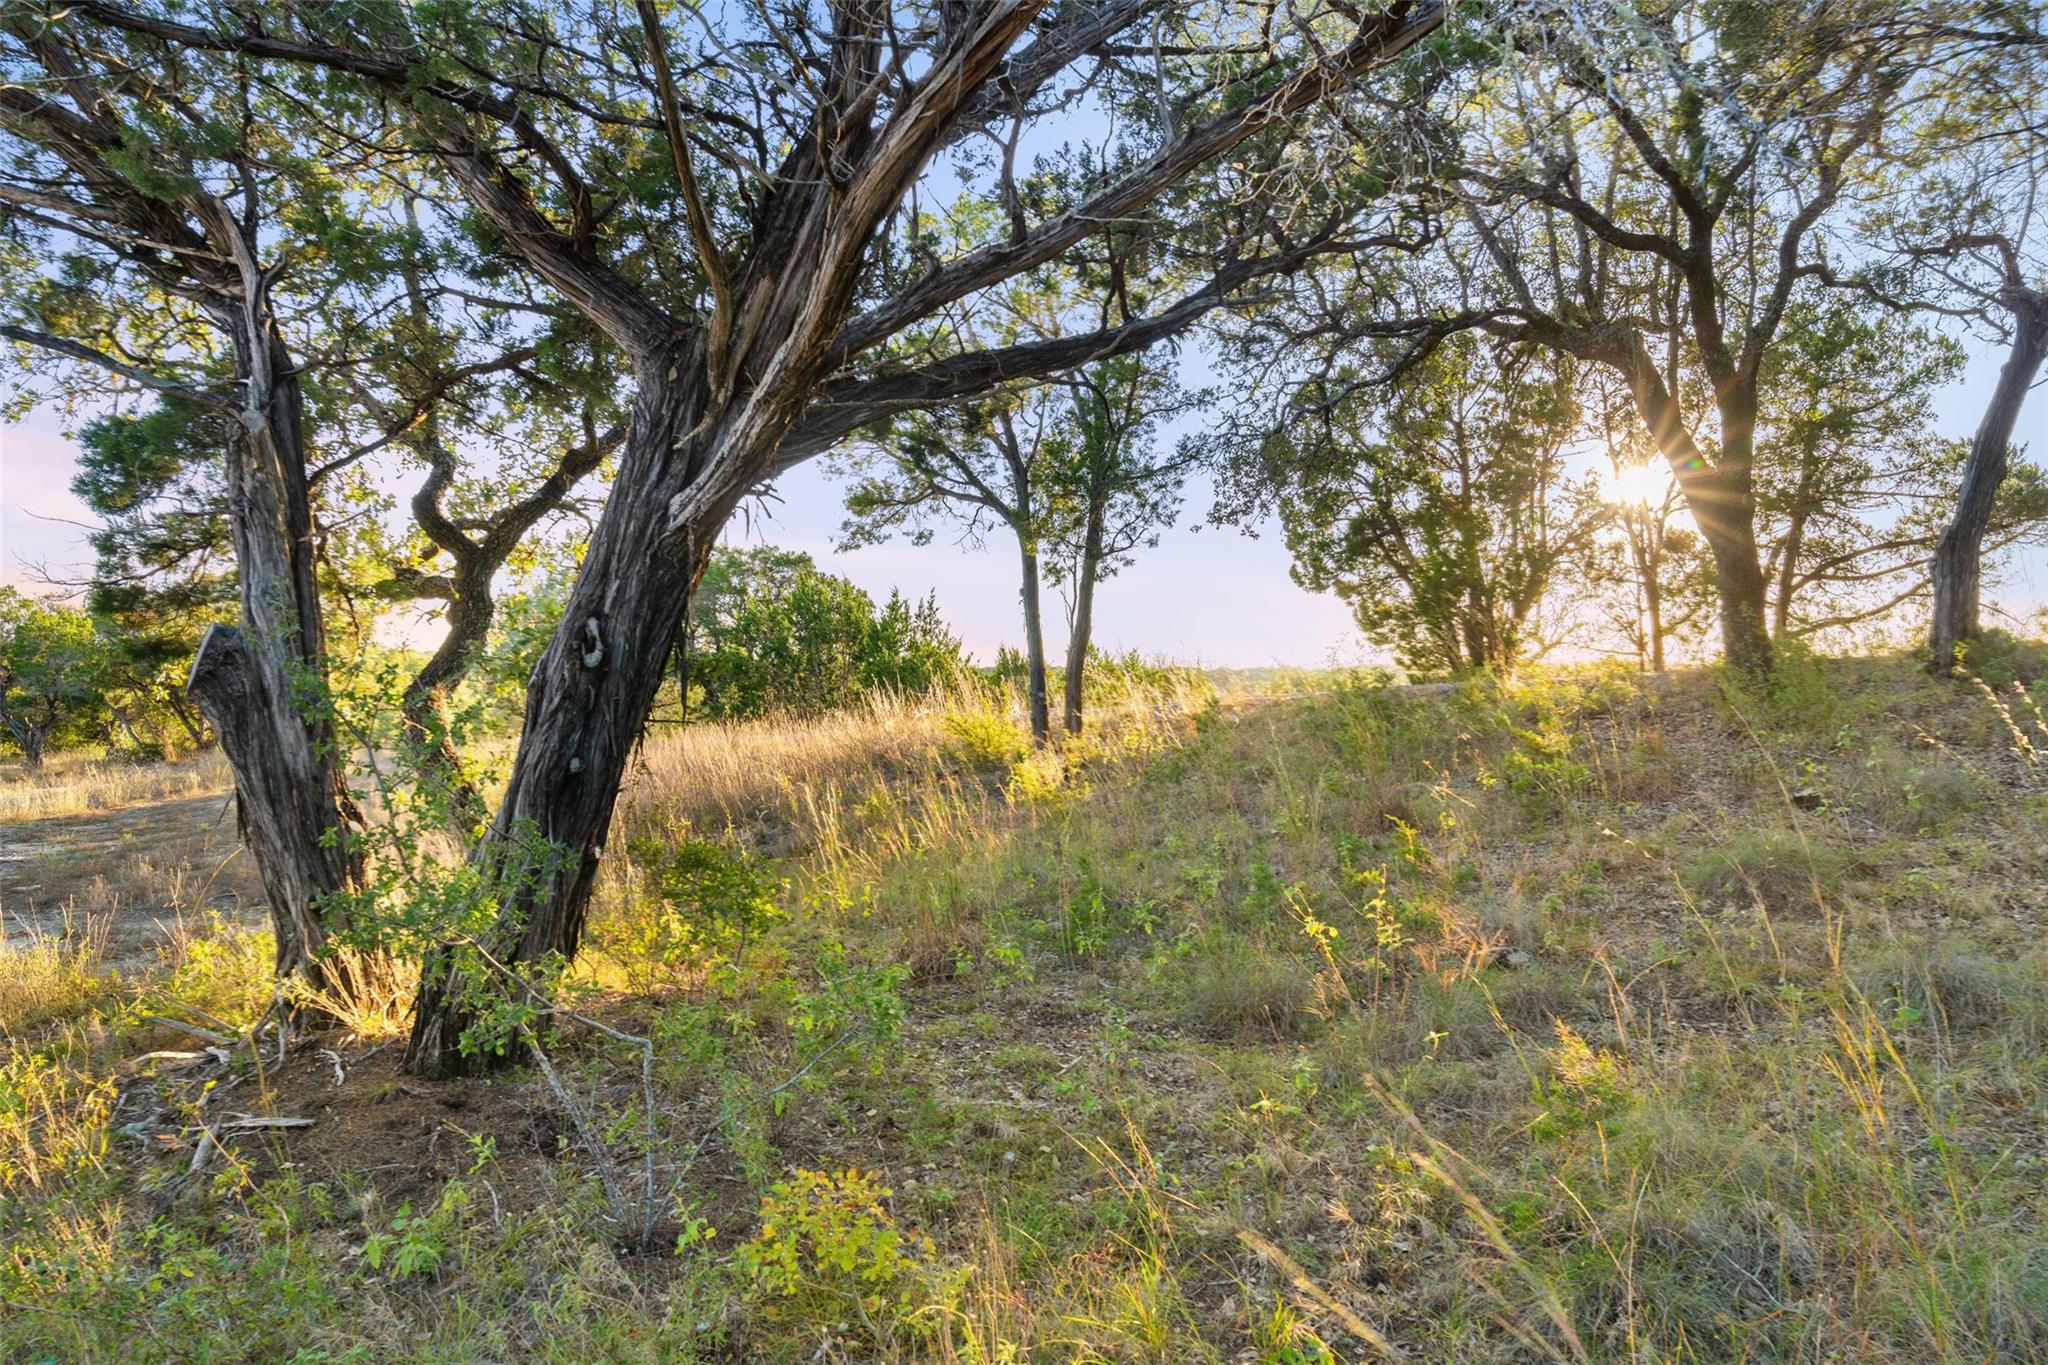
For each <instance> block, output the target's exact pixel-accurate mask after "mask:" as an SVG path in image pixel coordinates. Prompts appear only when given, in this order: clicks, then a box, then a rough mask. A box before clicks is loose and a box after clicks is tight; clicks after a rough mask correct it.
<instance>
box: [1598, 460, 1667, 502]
mask: <svg viewBox="0 0 2048 1365" xmlns="http://www.w3.org/2000/svg"><path fill="white" fill-rule="evenodd" d="M1670 491H1671V471H1670V469H1668V468H1667V467H1665V466H1664V465H1663V464H1660V463H1657V462H1654V461H1653V462H1651V463H1649V464H1639V465H1625V466H1623V467H1622V468H1620V469H1617V470H1615V471H1614V477H1613V478H1612V479H1611V480H1610V481H1609V482H1608V485H1607V500H1608V501H1609V502H1612V503H1618V504H1621V505H1623V506H1629V507H1648V506H1650V505H1652V504H1653V503H1659V502H1662V501H1664V495H1665V494H1666V493H1668V492H1670Z"/></svg>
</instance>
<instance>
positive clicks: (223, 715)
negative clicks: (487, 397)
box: [185, 307, 363, 985]
mask: <svg viewBox="0 0 2048 1365" xmlns="http://www.w3.org/2000/svg"><path fill="white" fill-rule="evenodd" d="M251 311H252V312H254V311H255V309H254V308H253V307H252V309H251ZM234 335H235V336H236V340H237V343H238V350H240V351H242V353H243V354H242V355H241V356H240V357H238V358H239V360H240V362H241V364H240V367H239V368H240V370H241V372H242V373H243V374H245V375H247V376H250V378H249V379H248V380H247V384H248V392H249V395H250V405H249V407H248V408H247V409H246V410H245V412H244V414H243V431H242V433H241V434H240V435H239V437H238V439H236V440H235V441H234V442H233V443H232V445H231V446H230V448H229V450H228V452H227V460H226V468H227V480H226V483H227V500H228V507H229V521H230V525H231V530H232V534H233V537H234V542H235V565H236V573H237V578H238V581H239V583H240V587H241V605H242V624H241V626H240V627H239V628H236V627H231V626H214V627H213V628H211V629H210V630H208V631H207V633H206V637H205V639H204V640H202V641H201V643H200V647H199V652H198V654H197V656H196V657H195V658H194V659H193V661H192V671H191V674H190V676H189V677H188V678H187V680H186V685H185V691H186V694H187V695H188V696H190V697H191V698H192V699H193V701H195V702H196V703H197V704H198V706H199V710H200V713H201V714H202V715H204V716H205V717H206V720H207V723H208V724H209V725H211V726H212V727H213V732H214V734H215V735H216V736H218V737H219V739H220V746H221V751H222V753H224V754H225V755H226V756H227V760H228V766H229V767H230V768H231V769H232V770H233V772H234V776H235V805H236V810H237V816H238V819H239V821H240V824H241V830H242V838H243V841H244V842H245V843H246V844H247V845H248V847H249V852H250V854H251V856H252V857H253V858H254V860H255V862H256V867H257V871H258V873H259V874H260V875H261V877H262V879H263V889H264V892H265V894H266V895H267V896H268V897H269V900H270V915H271V923H272V926H273V928H274V930H275V933H276V939H277V971H278V974H279V975H280V976H281V977H296V978H299V979H301V980H303V981H305V982H307V983H308V984H312V985H319V984H322V982H323V976H322V972H321V967H320V962H319V954H320V952H321V950H322V948H323V947H324V946H325V944H326V941H327V939H328V937H329V934H330V932H331V931H332V929H333V928H334V927H336V925H335V922H334V917H335V911H334V909H333V906H332V901H333V898H334V897H336V896H337V895H338V894H339V893H343V892H346V891H348V890H350V889H352V888H354V887H355V886H357V885H358V884H359V883H360V881H361V879H362V873H363V862H362V851H361V849H360V847H358V844H357V839H356V836H357V834H358V832H359V831H360V828H361V817H360V815H359V813H358V811H357V810H356V806H355V802H354V800H353V798H352V797H351V796H350V795H349V791H348V786H347V783H346V780H345V779H344V777H343V774H342V771H341V768H340V765H339V763H338V762H337V761H336V760H337V747H338V746H337V745H336V744H335V742H334V727H333V722H332V718H331V717H330V716H329V715H328V714H327V711H326V707H327V705H328V702H327V699H326V695H325V684H326V637H325V632H324V630H323V629H322V626H321V619H320V599H319V585H318V580H317V578H316V575H315V563H314V552H313V525H312V520H313V519H312V510H311V502H310V498H309V496H308V493H307V488H306V469H305V461H304V457H303V455H302V453H301V452H302V451H303V445H302V437H301V432H300V427H299V421H300V402H299V394H298V387H297V381H296V380H295V379H293V378H291V377H290V376H291V364H290V360H289V357H288V356H287V355H286V354H285V353H284V350H283V348H282V347H281V346H280V345H279V344H278V343H277V341H276V340H275V338H274V337H271V336H266V335H263V334H262V333H261V332H256V333H254V334H253V335H252V332H251V330H250V329H247V328H241V329H237V330H236V331H235V333H234Z"/></svg>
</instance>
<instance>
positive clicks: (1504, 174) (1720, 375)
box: [1291, 0, 1927, 674]
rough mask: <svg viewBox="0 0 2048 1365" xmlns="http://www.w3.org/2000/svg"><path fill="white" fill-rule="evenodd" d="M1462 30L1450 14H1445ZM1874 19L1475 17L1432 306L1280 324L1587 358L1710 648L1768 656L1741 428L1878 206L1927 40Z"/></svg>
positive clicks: (1442, 191) (1353, 292)
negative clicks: (1830, 257) (1660, 480)
mask: <svg viewBox="0 0 2048 1365" xmlns="http://www.w3.org/2000/svg"><path fill="white" fill-rule="evenodd" d="M1461 13H1462V12H1461ZM1897 18H1898V16H1897V14H1896V11H1895V7H1893V6H1890V5H1881V4H1875V3H1865V4H1852V5H1842V4H1821V3H1809V4H1799V5H1751V4H1737V5H1706V4H1697V3H1678V4H1673V5H1669V6H1665V7H1661V8H1659V9H1658V10H1656V11H1655V12H1653V13H1647V14H1646V13H1641V12H1638V11H1637V10H1636V9H1635V8H1634V7H1633V6H1629V5H1622V4H1592V5H1586V6H1578V5H1572V6H1568V7H1566V9H1565V11H1563V12H1562V17H1561V15H1560V11H1558V9H1557V8H1556V7H1555V6H1553V5H1550V4H1523V3H1521V0H1503V3H1500V4H1496V5H1490V6H1486V7H1478V8H1475V9H1474V10H1473V11H1472V12H1471V14H1470V16H1469V23H1470V24H1471V26H1472V27H1471V29H1470V31H1469V40H1470V41H1471V42H1472V43H1473V44H1475V45H1477V46H1480V47H1482V48H1485V49H1490V50H1491V51H1492V53H1493V54H1494V59H1493V60H1490V61H1487V62H1475V63H1473V64H1472V65H1471V67H1470V71H1471V73H1472V75H1471V81H1472V85H1471V89H1470V91H1469V93H1468V100H1467V104H1466V105H1465V108H1466V109H1467V110H1468V111H1469V114H1468V116H1467V117H1465V118H1464V119H1462V120H1461V122H1460V126H1459V133H1460V138H1459V146H1458V147H1457V149H1456V151H1455V153H1453V154H1452V155H1451V156H1449V157H1447V158H1446V164H1445V165H1444V168H1443V171H1442V172H1441V174H1440V175H1439V177H1438V180H1437V185H1438V192H1439V202H1440V204H1441V207H1442V212H1443V213H1444V214H1445V216H1446V217H1447V218H1448V219H1449V220H1450V221H1451V222H1452V224H1453V226H1454V230H1453V231H1452V232H1450V233H1449V234H1447V236H1446V238H1445V240H1444V242H1443V243H1442V244H1441V245H1440V248H1439V255H1440V268H1439V270H1438V272H1437V274H1436V276H1435V277H1434V279H1433V285H1434V288H1435V298H1434V299H1433V300H1432V303H1431V306H1429V307H1427V308H1420V309H1418V308H1416V307H1414V306H1413V305H1412V302H1411V299H1412V293H1411V292H1410V291H1408V290H1404V289H1388V288H1387V287H1386V286H1385V283H1384V281H1382V280H1380V279H1378V278H1376V277H1375V276H1374V275H1373V274H1372V273H1371V272H1365V273H1364V274H1363V275H1362V276H1361V277H1360V278H1359V279H1357V280H1356V281H1355V282H1354V283H1352V284H1351V285H1349V286H1347V287H1345V288H1343V289H1341V290H1339V291H1333V292H1330V293H1327V294H1326V295H1325V296H1319V299H1320V301H1321V302H1324V303H1328V302H1329V301H1330V300H1331V299H1336V300H1337V307H1336V309H1335V312H1334V315H1333V313H1332V310H1331V309H1329V308H1324V309H1321V310H1319V311H1317V312H1316V314H1315V315H1314V316H1313V317H1311V318H1310V319H1309V320H1308V321H1306V322H1304V321H1301V320H1298V319H1297V320H1295V321H1294V322H1293V323H1292V324H1291V325H1294V326H1295V327H1297V328H1298V329H1299V330H1301V331H1303V332H1304V333H1306V334H1310V335H1318V336H1320V337H1321V338H1322V339H1323V340H1324V343H1325V344H1326V345H1328V344H1332V343H1335V344H1349V343H1350V342H1351V341H1355V340H1356V339H1358V338H1361V337H1375V336H1382V337H1384V336H1391V337H1397V338H1401V339H1403V340H1404V341H1406V342H1407V343H1408V350H1407V352H1406V354H1405V355H1404V356H1403V358H1402V359H1401V360H1400V361H1399V362H1398V364H1412V363H1414V361H1415V359H1416V358H1418V357H1419V356H1420V355H1422V354H1424V353H1426V352H1427V350H1428V349H1429V348H1430V347H1432V346H1434V345H1436V344H1438V343H1439V342H1440V341H1441V340H1442V339H1443V338H1444V337H1445V336H1448V335H1450V334H1453V333H1455V332H1458V331H1463V330H1469V329H1474V328H1477V329H1481V330H1484V331H1486V332H1488V333H1490V334H1491V335H1494V336H1496V337H1499V338H1502V339H1504V340H1509V341H1514V342H1518V343H1522V344H1525V345H1530V346H1537V347H1542V348H1545V349H1548V350H1551V351H1554V352H1557V353H1559V354H1562V355H1568V356H1572V357H1574V358H1576V359H1579V360H1582V361H1587V362H1591V363H1593V364H1597V365H1601V366H1605V367H1607V368H1608V369H1610V370H1611V371H1612V372H1613V373H1614V374H1616V375H1617V376H1618V377H1619V378H1621V379H1622V380H1623V381H1624V382H1625V383H1626V385H1627V387H1628V390H1629V393H1630V397H1631V406H1632V407H1633V408H1634V409H1635V412H1636V415H1637V418H1638V420H1639V421H1640V423H1641V424H1642V427H1643V429H1644V430H1645V432H1646V433H1647V434H1648V435H1649V436H1650V438H1651V439H1652V441H1653V442H1654V443H1655V445H1656V447H1657V449H1658V451H1659V452H1660V454H1661V455H1662V456H1663V458H1664V459H1665V460H1666V461H1667V463H1668V464H1669V465H1670V468H1671V471H1672V475H1673V477H1674V479H1675V480H1676V481H1677V484H1678V488H1679V493H1680V496H1681V497H1682V498H1683V499H1684V501H1685V505H1686V507H1687V509H1688V510H1689V511H1690V512H1691V514H1692V517H1693V520H1694V522H1695V524H1696V525H1697V527H1698V529H1699V532H1700V534H1701V536H1702V537H1703V539H1704V540H1705V542H1706V544H1707V547H1708V549H1709V550H1710V552H1711V553H1712V556H1713V561H1714V566H1715V580H1716V588H1717V594H1718V598H1719V603H1718V605H1719V616H1720V626H1721V635H1722V642H1723V652H1724V655H1725V657H1726V658H1727V660H1728V662H1729V663H1730V664H1731V665H1732V666H1734V667H1735V668H1737V669H1740V670H1743V671H1745V672H1751V673H1758V674H1762V673H1767V672H1768V670H1769V668H1770V663H1771V639H1770V633H1769V608H1768V592H1769V585H1768V583H1767V581H1766V578H1765V574H1764V565H1763V558H1762V555H1761V552H1760V550H1759V545H1758V541H1757V534H1756V517H1757V505H1756V487H1755V468H1756V456H1757V451H1756V437H1757V425H1758V421H1759V418H1760V414H1761V412H1762V410H1763V407H1764V405H1765V404H1766V402H1767V401H1768V399H1767V396H1766V395H1765V394H1764V393H1763V391H1762V386H1763V385H1764V383H1765V379H1766V367H1767V364H1768V362H1769V358H1770V356H1771V353H1772V351H1773V349H1774V348H1775V347H1776V346H1777V345H1778V344H1779V343H1780V342H1781V340H1782V338H1783V335H1784V325H1785V320H1786V314H1787V309H1788V308H1789V307H1790V306H1791V304H1792V303H1793V301H1794V299H1795V296H1796V295H1797V294H1798V293H1799V292H1800V291H1801V290H1802V289H1812V288H1816V287H1818V281H1819V278H1820V276H1822V275H1823V274H1824V273H1825V271H1826V268H1827V263H1826V248H1827V245H1828V240H1829V235H1830V232H1831V231H1833V230H1834V229H1835V228H1838V227H1840V226H1842V225H1843V224H1844V222H1845V221H1846V220H1847V219H1849V218H1850V217H1852V216H1853V214H1854V213H1855V211H1856V210H1857V209H1858V208H1859V206H1861V205H1863V204H1865V203H1867V202H1869V201H1870V200H1872V199H1875V198H1877V197H1879V196H1881V195H1882V194H1883V193H1884V192H1885V189H1886V187H1885V185H1884V183H1883V181H1884V177H1883V176H1882V174H1881V169H1882V168H1881V160H1880V157H1879V156H1878V151H1877V149H1878V147H1879V146H1880V143H1881V139H1882V135H1883V134H1884V132H1885V131H1886V130H1887V129H1888V128H1889V127H1890V126H1892V124H1893V122H1894V121H1896V120H1897V119H1898V118H1899V116H1900V115H1899V110H1900V108H1901V106H1902V104H1903V103H1904V102H1905V101H1906V98H1907V95H1908V92H1911V93H1914V94H1918V93H1920V91H1919V87H1918V86H1916V85H1915V81H1916V80H1918V79H1920V78H1921V77H1923V76H1924V75H1925V68H1924V56H1925V51H1926V43H1927V39H1926V37H1925V35H1924V33H1922V32H1921V31H1920V30H1919V29H1917V28H1915V27H1914V26H1913V25H1910V24H1901V23H1899V22H1897Z"/></svg>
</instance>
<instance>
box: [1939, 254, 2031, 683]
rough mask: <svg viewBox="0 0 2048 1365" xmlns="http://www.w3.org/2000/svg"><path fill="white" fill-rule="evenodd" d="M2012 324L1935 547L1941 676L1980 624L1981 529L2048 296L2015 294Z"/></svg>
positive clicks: (2006, 457)
mask: <svg viewBox="0 0 2048 1365" xmlns="http://www.w3.org/2000/svg"><path fill="white" fill-rule="evenodd" d="M2012 292H2013V293H2015V294H2018V295H2020V297H2019V298H2018V300H2017V301H2016V302H2015V303H2014V304H2013V321H2014V323H2015V327H2014V333H2013V342H2012V350H2011V351H2010V352H2009V353H2008V354H2007V355H2006V358H2005V365H2004V367H2003V368H2002V369H2000V370H1999V372H1998V386H1997V387H1996V388H1994V389H1993V390H1992V391H1991V403H1990V405H1989V406H1988V407H1986V408H1985V410H1984V418H1983V420H1982V421H1981V422H1979V423H1978V424H1977V434H1976V436H1975V438H1974V439H1972V440H1971V442H1970V457H1969V459H1968V461H1967V462H1966V463H1965V464H1964V465H1963V483H1962V488H1961V489H1960V490H1959V491H1958V493H1957V495H1956V511H1955V516H1954V517H1952V518H1951V519H1950V521H1949V523H1948V525H1947V526H1946V527H1945V528H1943V530H1942V533H1941V538H1940V539H1939V540H1937V541H1936V542H1935V545H1934V563H1933V588H1934V620H1933V624H1932V627H1931V629H1930V630H1929V632H1928V641H1927V644H1928V655H1929V660H1930V662H1931V663H1932V665H1933V667H1934V669H1935V671H1936V672H1938V673H1948V672H1951V671H1952V670H1953V669H1954V668H1955V663H1956V649H1957V647H1958V646H1959V645H1961V644H1962V643H1963V642H1964V641H1966V640H1973V639H1975V638H1976V637H1977V635H1978V634H1979V633H1980V632H1981V631H1982V629H1983V623H1982V620H1981V618H1980V615H1979V611H1980V603H1979V600H1978V598H1979V593H1980V591H1981V589H1982V584H1983V552H1984V533H1985V530H1986V529H1987V528H1988V527H1989V526H1990V524H1991V510H1992V507H1993V506H1994V504H1995V503H1996V501H1997V498H1998V486H1999V485H2000V484H2001V483H2003V482H2005V473H2006V468H2007V466H2008V464H2009V463H2010V461H2011V458H2012V433H2013V428H2014V427H2015V426H2016V425H2017V424H2018V422H2019V416H2020V406H2021V404H2023V403H2024V402H2025V401H2026V397H2027V389H2028V386H2029V385H2031V384H2032V383H2033V381H2034V375H2035V374H2036V372H2038V371H2039V370H2040V368H2041V364H2042V361H2043V359H2044V358H2048V294H2043V293H2040V292H2038V291H2032V290H2027V291H2012Z"/></svg>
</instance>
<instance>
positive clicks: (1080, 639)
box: [1064, 508, 1102, 735]
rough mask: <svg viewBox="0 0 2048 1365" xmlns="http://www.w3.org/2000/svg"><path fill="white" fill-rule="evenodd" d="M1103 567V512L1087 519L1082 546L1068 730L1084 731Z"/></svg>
mask: <svg viewBox="0 0 2048 1365" xmlns="http://www.w3.org/2000/svg"><path fill="white" fill-rule="evenodd" d="M1101 568H1102V511H1101V509H1100V508H1097V509H1096V510H1095V511H1093V512H1092V513H1091V514H1090V515H1089V518H1088V535H1087V539H1086V540H1085V541H1084V542H1083V543H1082V548H1081V571H1080V573H1079V574H1078V575H1077V576H1076V578H1075V581H1074V626H1073V630H1072V632H1071V633H1070V634H1069V635H1068V637H1067V677H1066V684H1067V688H1066V713H1065V716H1064V720H1065V723H1066V731H1067V733H1068V734H1070V735H1078V734H1080V733H1081V694H1082V685H1083V683H1084V682H1085V681H1086V673H1087V669H1088V645H1089V641H1090V640H1091V638H1092V637H1093V635H1094V632H1095V576H1096V574H1097V573H1098V572H1100V570H1101Z"/></svg>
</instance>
